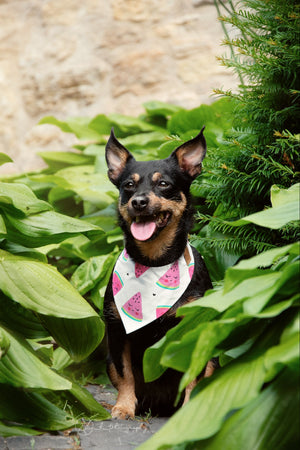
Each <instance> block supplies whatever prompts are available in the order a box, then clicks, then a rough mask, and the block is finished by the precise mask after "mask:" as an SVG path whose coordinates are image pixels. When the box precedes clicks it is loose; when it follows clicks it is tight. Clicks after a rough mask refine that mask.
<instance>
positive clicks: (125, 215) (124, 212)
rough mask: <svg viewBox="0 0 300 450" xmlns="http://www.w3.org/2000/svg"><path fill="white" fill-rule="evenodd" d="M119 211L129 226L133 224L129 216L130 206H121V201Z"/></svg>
mask: <svg viewBox="0 0 300 450" xmlns="http://www.w3.org/2000/svg"><path fill="white" fill-rule="evenodd" d="M119 211H120V214H121V216H122V217H123V219H124V220H125V221H126V222H127V223H128V224H129V225H131V224H132V219H131V217H130V216H129V214H128V204H126V205H121V200H119Z"/></svg>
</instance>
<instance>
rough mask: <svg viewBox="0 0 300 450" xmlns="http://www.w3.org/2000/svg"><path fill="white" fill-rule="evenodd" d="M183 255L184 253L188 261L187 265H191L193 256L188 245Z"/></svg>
mask: <svg viewBox="0 0 300 450" xmlns="http://www.w3.org/2000/svg"><path fill="white" fill-rule="evenodd" d="M183 255H184V259H185V262H186V263H187V265H189V263H190V262H191V256H190V252H189V250H188V248H187V247H185V250H184V253H183Z"/></svg>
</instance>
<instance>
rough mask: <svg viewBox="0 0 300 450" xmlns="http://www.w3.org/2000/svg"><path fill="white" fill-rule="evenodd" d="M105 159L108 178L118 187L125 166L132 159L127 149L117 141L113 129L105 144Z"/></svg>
mask: <svg viewBox="0 0 300 450" xmlns="http://www.w3.org/2000/svg"><path fill="white" fill-rule="evenodd" d="M105 158H106V163H107V167H108V172H107V174H108V177H109V179H110V181H111V182H112V183H113V184H115V185H118V180H119V178H120V176H121V174H122V172H123V171H124V169H125V167H126V164H127V163H128V161H129V160H130V159H134V158H133V156H132V154H131V153H130V152H129V151H128V150H127V148H125V147H124V146H123V145H122V144H121V143H120V142H119V141H118V139H117V138H116V136H115V134H114V129H113V128H112V129H111V133H110V137H109V139H108V141H107V144H106V148H105Z"/></svg>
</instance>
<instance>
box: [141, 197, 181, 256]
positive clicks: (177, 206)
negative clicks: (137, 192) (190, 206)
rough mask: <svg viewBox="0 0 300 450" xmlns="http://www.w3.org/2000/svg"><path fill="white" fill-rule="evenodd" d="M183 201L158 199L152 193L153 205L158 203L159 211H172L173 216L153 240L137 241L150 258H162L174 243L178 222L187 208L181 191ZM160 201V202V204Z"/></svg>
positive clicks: (151, 201) (144, 253) (151, 202)
mask: <svg viewBox="0 0 300 450" xmlns="http://www.w3.org/2000/svg"><path fill="white" fill-rule="evenodd" d="M181 198H182V201H181V202H176V201H174V200H167V199H164V198H162V199H158V198H157V197H156V196H155V195H154V194H151V195H150V204H151V206H152V205H153V206H154V205H157V209H158V211H171V212H172V218H171V221H170V223H169V224H168V225H167V226H166V227H165V228H164V229H163V230H162V231H161V232H160V233H159V235H158V236H157V238H156V239H154V240H151V241H145V242H142V241H136V244H137V245H138V247H139V249H140V251H141V252H142V253H143V255H145V256H147V257H148V258H150V259H152V260H155V259H158V258H160V257H161V256H162V255H163V254H164V253H165V252H166V251H167V250H168V249H169V248H170V247H171V246H172V244H173V242H174V239H175V236H176V231H177V227H178V223H179V221H180V219H181V216H182V214H183V212H184V210H185V208H186V204H187V200H186V197H185V196H184V194H183V193H181ZM158 202H159V204H158Z"/></svg>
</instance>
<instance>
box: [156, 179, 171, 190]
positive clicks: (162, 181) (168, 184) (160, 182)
mask: <svg viewBox="0 0 300 450" xmlns="http://www.w3.org/2000/svg"><path fill="white" fill-rule="evenodd" d="M158 186H159V187H162V188H166V187H169V186H170V183H168V182H167V181H165V180H160V181H159V183H158Z"/></svg>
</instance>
